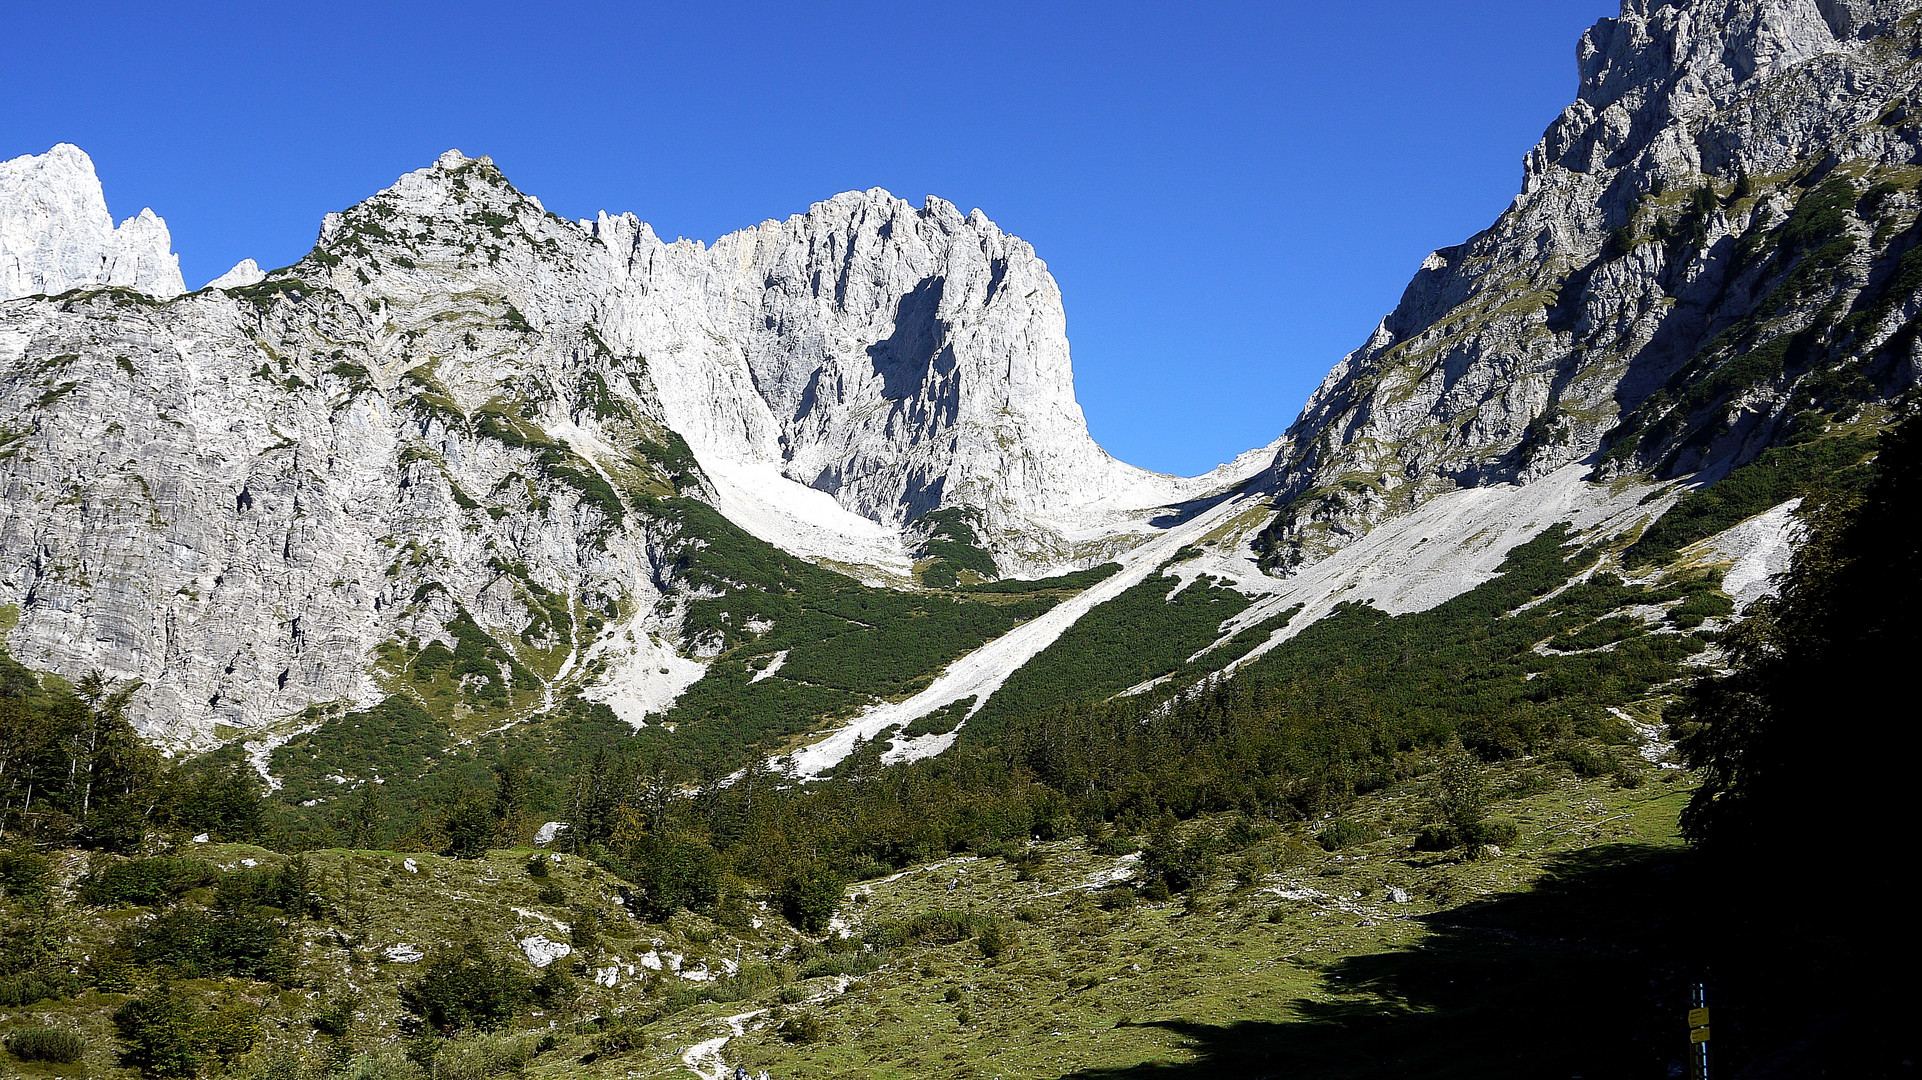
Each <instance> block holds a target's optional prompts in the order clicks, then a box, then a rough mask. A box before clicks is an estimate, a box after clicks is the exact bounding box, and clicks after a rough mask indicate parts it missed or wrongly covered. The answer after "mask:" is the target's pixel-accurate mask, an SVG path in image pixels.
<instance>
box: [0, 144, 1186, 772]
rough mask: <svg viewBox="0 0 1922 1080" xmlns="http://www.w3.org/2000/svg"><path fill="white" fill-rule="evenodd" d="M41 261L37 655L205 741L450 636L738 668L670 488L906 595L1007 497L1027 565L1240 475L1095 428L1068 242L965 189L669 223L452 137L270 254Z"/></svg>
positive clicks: (998, 533) (30, 366)
mask: <svg viewBox="0 0 1922 1080" xmlns="http://www.w3.org/2000/svg"><path fill="white" fill-rule="evenodd" d="M84 166H85V158H84V157H83V156H80V155H79V154H78V152H77V151H70V150H68V149H65V148H62V149H59V150H56V151H55V152H54V154H52V155H50V156H49V157H48V158H47V159H24V160H23V161H22V162H15V163H13V164H12V165H11V166H9V168H11V169H12V170H13V174H17V175H19V176H29V177H34V176H49V175H51V176H70V177H81V178H82V179H84V180H85V181H86V182H85V183H81V182H80V181H79V180H73V182H71V183H67V184H66V185H65V186H64V187H61V186H60V185H57V184H50V183H47V182H41V181H36V182H35V183H37V184H39V186H38V187H34V186H32V185H26V186H23V185H22V184H21V183H15V184H13V185H12V186H10V187H8V188H7V189H6V190H7V192H8V193H9V197H12V196H13V193H17V192H20V191H27V192H28V193H29V195H30V196H31V198H30V199H29V201H31V199H38V198H40V196H38V195H33V194H32V193H33V192H38V191H41V190H42V189H47V190H54V189H58V190H74V191H80V192H81V194H82V195H85V194H86V193H87V192H89V191H90V192H92V199H93V202H94V203H95V204H97V203H99V195H98V185H97V182H94V181H93V179H92V174H91V171H90V168H86V167H84ZM13 174H10V175H13ZM41 201H42V202H44V201H46V200H44V199H42V200H41ZM81 203H85V199H80V200H79V201H78V202H76V203H75V205H80V204H81ZM32 205H34V206H37V205H39V203H37V202H36V203H33V204H32ZM31 208H32V207H31V206H29V207H28V209H27V210H20V209H18V208H13V209H9V210H8V211H7V213H8V214H9V215H10V216H9V217H8V219H7V220H10V221H12V220H18V221H23V222H27V223H28V224H29V225H33V224H34V223H38V224H37V225H36V226H35V227H38V228H40V229H41V230H42V232H44V233H45V234H46V235H39V234H36V233H32V232H31V230H28V231H27V232H23V233H22V234H21V236H22V237H23V239H22V240H21V241H20V243H19V244H16V245H15V246H16V248H18V249H19V250H28V249H31V250H34V251H54V252H64V251H69V250H78V248H77V247H76V245H77V243H78V242H77V241H75V240H73V238H72V237H70V236H68V235H67V232H66V230H68V228H69V224H68V222H69V221H70V219H74V216H73V215H72V214H69V215H68V216H67V217H46V216H44V215H43V216H42V217H37V218H36V217H33V216H32V214H30V213H29V212H28V210H31ZM97 208H98V209H99V210H100V213H101V214H104V207H97ZM155 220H156V223H157V219H155ZM136 224H138V223H136ZM89 227H91V226H89ZM97 231H98V230H96V232H97ZM89 235H92V234H89ZM115 235H117V234H115ZM36 237H37V239H36ZM89 242H92V241H89ZM35 245H37V246H35ZM96 246H98V245H96ZM10 250H11V249H10ZM75 258H76V259H78V260H79V261H78V262H76V263H75V265H76V266H83V265H84V266H92V265H93V264H92V263H90V262H86V259H85V258H80V257H78V256H76V257H75ZM86 258H93V256H91V255H89V256H86ZM41 264H48V265H51V263H48V259H46V258H41V259H40V262H39V263H36V264H35V265H36V266H38V265H41ZM63 265H64V264H63ZM103 265H106V266H108V268H109V269H112V268H113V267H115V266H119V265H120V264H119V263H113V262H111V260H110V261H109V262H108V263H106V264H103ZM146 265H147V264H146V263H145V262H141V263H138V266H142V267H144V266H146ZM35 272H36V273H39V274H40V277H38V278H36V279H35V284H34V286H33V292H32V294H30V295H29V296H27V297H26V298H20V299H14V300H13V301H12V302H10V303H6V304H4V305H0V409H4V412H5V415H6V416H8V417H9V419H8V421H7V426H6V429H5V432H4V436H0V438H4V445H3V446H0V477H3V478H4V484H5V488H4V491H5V514H4V517H0V603H5V602H11V603H15V604H18V605H19V608H20V617H19V624H18V626H17V627H16V628H15V629H13V630H12V631H11V633H10V635H9V638H8V647H9V649H10V650H11V651H12V652H13V653H14V654H15V655H16V656H18V657H19V658H20V659H22V660H23V661H25V662H28V663H30V664H33V665H34V666H37V667H41V668H46V669H50V670H54V671H59V672H66V673H78V672H82V671H85V670H88V669H91V668H99V669H101V670H103V671H104V672H105V673H107V674H108V675H111V676H114V677H118V678H139V679H141V680H143V682H145V683H146V684H147V687H148V689H147V691H146V692H145V693H143V695H142V696H141V698H140V699H139V701H140V706H139V708H140V712H141V717H140V719H141V722H142V724H143V727H144V729H145V730H146V731H147V732H148V733H149V734H151V735H153V736H154V737H156V738H160V739H163V740H167V741H172V742H179V743H185V744H192V745H206V744H208V743H209V742H210V741H214V740H217V739H219V738H222V737H225V735H223V732H225V733H242V732H247V731H251V730H254V729H257V728H259V727H260V726H261V725H263V724H267V723H270V722H272V721H275V720H277V719H281V718H287V717H291V716H294V715H296V714H298V713H300V712H301V711H302V710H304V709H306V708H308V706H310V705H312V704H314V703H326V702H332V703H343V704H344V703H358V704H368V703H370V702H372V701H375V700H378V699H379V698H380V697H381V696H382V695H383V694H384V693H385V692H387V691H388V690H390V689H391V688H392V685H393V679H394V678H395V677H396V676H395V673H396V672H398V671H401V670H410V671H413V670H420V669H421V667H420V665H419V664H418V663H416V661H418V660H420V658H421V657H422V656H423V655H427V656H429V657H430V660H433V664H430V665H429V668H430V669H432V670H438V668H434V667H433V665H434V664H442V665H443V666H447V668H448V670H447V671H446V673H445V674H446V678H447V679H448V680H451V681H450V682H449V684H448V686H447V687H445V688H443V692H444V693H446V694H448V695H451V698H450V700H451V701H453V702H455V703H457V704H464V705H468V706H473V707H477V708H478V707H483V706H485V707H488V708H492V709H494V710H496V711H501V710H505V712H506V713H510V714H511V713H513V712H514V711H515V710H520V711H523V712H524V711H526V710H531V709H535V708H542V707H546V706H547V705H549V704H551V703H552V701H553V699H554V695H555V693H556V692H557V691H558V690H560V689H567V690H568V691H569V692H571V691H573V690H579V689H583V688H585V689H586V690H587V691H588V692H589V693H591V694H594V693H598V694H600V695H602V696H603V697H606V698H608V699H610V700H618V701H619V702H621V703H623V712H624V714H626V715H629V716H630V718H634V719H638V716H639V714H640V713H642V712H645V711H647V710H649V709H655V708H659V707H662V706H664V705H665V704H666V703H667V702H669V701H671V700H672V699H673V697H674V695H675V694H676V693H677V692H678V691H679V689H680V688H682V687H684V686H685V685H687V684H688V683H689V682H690V681H692V680H694V679H697V678H699V677H700V675H701V674H702V671H703V666H702V664H701V663H700V662H698V661H696V660H690V659H688V658H686V657H685V656H683V655H680V650H679V649H678V648H677V646H678V645H679V644H680V638H681V635H680V633H679V619H680V617H681V609H680V608H679V607H678V606H677V600H676V597H675V590H674V585H673V581H672V576H673V573H674V569H673V554H672V552H673V549H674V545H675V544H677V543H681V542H686V541H688V540H690V539H692V540H693V541H694V542H698V541H699V538H698V537H694V538H689V537H686V536H683V535H682V534H681V531H680V529H679V526H678V524H677V523H676V522H675V521H674V520H672V515H670V514H665V513H663V512H661V511H660V509H659V505H660V504H659V500H661V499H664V498H669V497H672V496H675V495H677V494H682V493H686V494H691V495H695V496H698V497H701V498H705V499H708V500H710V501H713V502H715V503H716V504H717V505H719V506H720V507H721V508H722V509H723V510H724V511H725V512H727V513H729V514H730V515H731V516H734V517H735V519H736V520H737V521H738V522H739V523H740V524H741V525H742V526H743V527H745V528H747V529H748V530H749V531H760V532H762V534H763V536H764V538H766V539H771V540H774V541H777V542H780V541H783V540H786V539H792V538H791V537H789V536H787V535H786V534H784V533H782V532H781V528H783V527H784V526H782V525H781V524H780V522H779V521H776V520H775V519H777V518H779V515H780V514H782V513H789V514H791V515H792V514H800V515H801V516H803V517H808V518H809V521H808V524H809V527H811V528H814V529H815V530H816V532H817V533H819V534H821V535H824V536H826V537H827V542H825V543H823V544H822V545H820V547H819V550H815V551H812V552H810V554H814V555H817V556H824V557H827V558H831V559H834V560H835V561H837V562H841V563H851V564H856V566H855V569H856V570H857V572H865V571H861V570H860V565H861V564H867V565H869V566H873V567H875V569H874V572H875V573H878V574H881V575H882V577H883V578H887V577H888V575H890V574H891V575H893V580H895V581H897V582H898V583H900V584H903V585H905V584H907V576H906V575H907V572H908V559H907V557H906V553H905V552H906V548H905V540H904V537H905V535H906V532H905V526H907V525H908V524H909V523H910V522H912V521H913V520H914V519H916V518H917V517H919V516H921V515H924V514H926V513H927V512H928V511H932V510H935V509H937V508H941V507H962V508H965V509H966V510H968V511H969V512H970V513H972V514H973V515H975V518H974V519H975V520H976V521H977V522H979V523H980V524H982V525H983V526H984V527H983V528H982V529H981V530H980V531H979V539H980V541H981V543H982V545H983V546H984V547H986V548H988V549H990V550H991V551H992V552H993V553H994V554H995V555H996V556H997V557H999V558H1000V559H1001V560H1002V564H1001V568H1002V569H1003V571H1004V572H1005V571H1012V570H1020V569H1048V568H1054V567H1060V566H1065V565H1074V564H1076V563H1077V562H1081V563H1085V562H1087V561H1089V560H1090V559H1091V558H1093V557H1094V556H1096V555H1099V554H1103V553H1105V552H1106V551H1107V550H1111V549H1112V548H1113V546H1114V545H1116V544H1120V545H1123V546H1125V545H1126V544H1129V543H1133V542H1136V538H1137V536H1138V534H1139V532H1140V529H1139V527H1138V526H1139V519H1140V518H1141V517H1142V516H1144V515H1143V514H1142V513H1140V511H1150V510H1152V508H1153V507H1155V506H1157V505H1159V504H1160V503H1163V502H1166V501H1168V500H1169V499H1172V498H1176V497H1180V496H1182V495H1184V494H1186V493H1192V492H1194V491H1197V490H1200V489H1201V488H1205V487H1207V486H1209V485H1212V484H1214V483H1216V482H1217V481H1218V480H1219V479H1220V478H1219V477H1211V478H1202V479H1200V480H1197V481H1181V480H1177V479H1175V478H1172V477H1163V476H1157V475H1155V474H1151V473H1146V472H1143V471H1142V470H1138V469H1134V468H1132V467H1129V466H1126V465H1123V464H1121V463H1119V462H1116V461H1115V460H1114V459H1112V458H1110V457H1109V456H1108V455H1107V454H1106V453H1104V452H1103V451H1102V450H1101V449H1100V448H1099V447H1098V446H1096V445H1095V444H1094V442H1093V440H1092V439H1090V438H1089V437H1088V434H1087V431H1086V427H1085V424H1084V422H1083V419H1082V416H1081V412H1080V409H1079V407H1078V406H1077V405H1076V403H1075V400H1074V395H1073V385H1072V378H1071V373H1070V370H1069V367H1068V350H1067V340H1066V336H1065V331H1064V320H1063V317H1062V313H1061V306H1060V296H1059V292H1058V290H1057V289H1056V287H1055V285H1054V282H1053V280H1052V279H1051V278H1050V277H1049V275H1048V273H1047V269H1046V267H1045V266H1044V265H1043V264H1042V263H1041V261H1040V260H1039V259H1037V258H1036V257H1035V255H1034V253H1033V251H1032V250H1031V249H1030V248H1029V247H1028V246H1027V245H1026V244H1024V243H1022V242H1021V241H1019V240H1016V239H1014V238H1012V237H1009V236H1007V235H1006V234H1005V233H1002V232H1001V231H1000V230H999V229H997V228H995V227H994V225H993V224H992V223H991V222H989V221H988V220H987V219H986V218H985V217H984V216H982V215H981V214H980V213H979V212H976V213H974V214H972V215H967V216H964V215H962V214H960V213H959V212H958V211H956V210H955V208H954V207H952V206H950V205H948V204H946V203H943V202H941V201H940V200H937V199H930V200H929V201H928V202H927V203H926V204H925V205H924V206H922V207H919V208H916V207H912V206H910V205H908V204H907V203H904V202H902V201H900V200H898V199H895V198H893V197H892V196H890V195H888V194H887V193H885V192H881V191H870V192H865V193H850V194H847V195H842V196H838V197H836V198H835V199H832V200H829V201H828V202H825V203H821V204H818V205H817V206H815V207H813V208H812V209H811V210H810V211H809V212H808V213H806V214H802V215H798V216H796V217H793V218H790V219H788V220H787V221H785V222H768V223H766V224H763V225H762V226H760V227H758V228H755V229H750V230H747V231H745V232H743V233H738V234H735V235H732V236H728V237H724V238H722V239H721V240H719V241H717V242H716V243H715V244H713V245H712V246H705V245H701V244H698V243H693V242H687V241H678V242H675V243H672V244H668V243H663V242H661V241H660V240H659V239H658V238H656V237H655V236H654V234H653V232H652V231H651V230H650V229H648V227H647V226H646V225H644V224H642V223H641V222H639V221H638V220H637V219H635V218H633V217H631V216H622V217H608V216H605V215H603V216H602V217H601V218H600V219H599V220H597V221H593V222H570V221H565V220H562V219H561V218H558V217H556V216H555V215H553V214H550V213H548V212H547V211H546V210H545V209H544V208H543V207H542V206H541V205H540V203H539V201H538V200H536V199H534V198H531V197H529V196H526V195H523V194H522V193H520V192H518V191H516V190H515V189H514V188H513V187H512V186H510V185H509V184H508V183H507V181H506V180H505V178H503V177H502V176H501V175H500V173H499V172H498V171H497V170H496V169H495V168H494V167H493V165H492V163H491V162H489V161H488V160H487V159H485V158H482V159H478V160H476V159H469V158H467V157H465V156H463V155H461V154H459V153H455V152H450V153H448V154H447V155H444V156H443V157H442V158H441V159H440V161H439V162H437V163H436V164H435V165H433V166H432V167H430V168H427V169H423V170H420V171H418V172H415V173H411V174H409V175H407V176H405V177H402V178H401V180H400V181H399V182H398V183H396V184H395V185H394V186H393V187H391V188H389V189H388V190H386V191H384V192H381V193H380V194H378V195H376V196H374V197H372V198H370V199H368V200H366V201H365V202H363V203H361V204H359V205H357V206H355V207H352V208H351V209H349V210H347V211H344V212H342V213H338V214H330V215H328V216H327V218H326V220H325V221H324V222H323V223H322V227H321V230H320V235H319V238H318V240H317V243H316V245H315V247H314V249H313V251H312V252H311V253H310V254H309V255H308V256H307V257H306V258H304V259H303V260H301V261H300V262H299V263H297V264H296V265H294V266H292V267H289V268H287V269H286V270H283V271H277V272H275V273H274V274H272V275H267V276H263V275H261V274H260V273H259V271H258V270H257V268H255V267H253V266H252V264H251V263H250V262H249V263H242V264H241V265H240V266H238V267H236V268H235V269H234V270H233V271H231V272H229V273H228V274H226V275H223V276H222V277H221V278H220V279H217V280H216V281H215V282H214V283H213V284H212V285H211V286H209V287H208V288H207V289H204V290H201V291H199V292H196V293H194V294H192V295H186V296H181V295H176V294H178V293H179V289H178V287H177V285H175V286H174V287H172V288H171V289H169V288H164V287H161V286H157V285H156V286H152V287H145V288H139V289H133V288H128V289H114V288H105V289H99V288H96V289H93V290H91V291H89V290H86V289H82V290H81V291H79V292H78V293H72V294H67V293H65V290H58V291H60V292H62V295H57V296H53V297H51V298H47V297H46V296H45V294H46V293H48V292H50V291H56V290H55V289H54V286H55V285H60V284H65V283H66V281H65V279H61V280H59V281H54V280H53V279H52V278H50V277H48V274H49V273H51V271H44V270H42V271H35ZM63 272H65V271H63ZM74 272H75V273H78V271H74ZM113 272H114V273H119V271H118V270H115V271H113ZM141 273H142V274H144V273H145V271H144V270H143V271H141ZM131 280H132V281H134V282H135V283H141V284H144V283H148V282H149V281H150V278H149V277H142V276H139V275H135V277H134V278H132V279H131ZM175 280H176V281H177V273H176V278H175ZM50 282H51V284H50ZM86 283H88V282H87V281H86V280H85V279H82V284H86ZM91 283H92V284H94V285H102V284H111V281H109V280H95V281H92V282H91ZM808 500H815V502H809V501H808ZM1117 507H1119V508H1120V509H1119V510H1117ZM797 508H798V509H797ZM762 511H766V512H765V513H763V512H762ZM837 515H838V516H837ZM770 521H773V522H774V524H772V525H770V524H769V522H770ZM1091 521H1092V522H1093V523H1094V525H1093V526H1092V527H1091V526H1090V524H1089V523H1090V522H1091ZM1117 522H1118V523H1122V524H1123V525H1126V524H1128V523H1129V522H1133V523H1134V524H1135V525H1136V526H1137V528H1136V529H1135V530H1134V532H1133V533H1129V534H1127V535H1122V536H1120V537H1119V538H1118V539H1117V538H1114V537H1108V538H1106V539H1104V538H1103V536H1101V535H1096V534H1100V533H1101V530H1102V528H1104V527H1105V526H1104V525H1103V523H1117ZM1124 531H1125V530H1124ZM1090 536H1093V537H1094V539H1093V541H1092V543H1090V539H1089V538H1090ZM837 545H838V546H837ZM1103 545H1106V546H1103ZM434 649H440V650H443V651H444V652H445V653H447V654H449V655H450V656H453V657H455V659H453V660H448V661H445V662H444V664H443V661H441V660H438V659H434V658H435V657H438V656H439V654H436V653H433V652H432V650H434ZM437 678H438V676H437ZM436 685H438V684H436Z"/></svg>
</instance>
